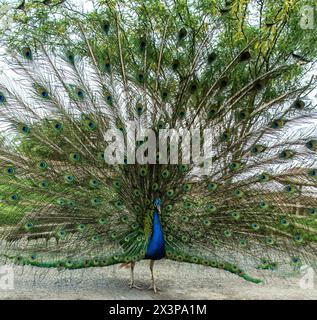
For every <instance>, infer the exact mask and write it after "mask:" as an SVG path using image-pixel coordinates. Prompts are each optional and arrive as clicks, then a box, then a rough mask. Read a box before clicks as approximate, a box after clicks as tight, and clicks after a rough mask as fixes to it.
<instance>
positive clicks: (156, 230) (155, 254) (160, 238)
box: [145, 210, 165, 260]
mask: <svg viewBox="0 0 317 320" xmlns="http://www.w3.org/2000/svg"><path fill="white" fill-rule="evenodd" d="M164 255H165V242H164V235H163V230H162V226H161V222H160V218H159V215H158V212H157V211H156V210H155V211H154V215H153V221H152V234H151V235H150V236H149V243H148V247H147V251H146V255H145V257H146V258H147V259H152V260H159V259H162V258H163V257H164Z"/></svg>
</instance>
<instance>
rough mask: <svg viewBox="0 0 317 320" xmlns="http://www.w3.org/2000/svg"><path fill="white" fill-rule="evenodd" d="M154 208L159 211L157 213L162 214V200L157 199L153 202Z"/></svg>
mask: <svg viewBox="0 0 317 320" xmlns="http://www.w3.org/2000/svg"><path fill="white" fill-rule="evenodd" d="M153 204H154V207H155V208H156V209H157V211H158V212H159V213H160V212H161V199H160V198H156V199H155V200H154V202H153Z"/></svg>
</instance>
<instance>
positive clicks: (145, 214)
mask: <svg viewBox="0 0 317 320" xmlns="http://www.w3.org/2000/svg"><path fill="white" fill-rule="evenodd" d="M207 2H208V1H207ZM211 2H212V3H213V4H210V6H209V5H208V6H207V7H205V6H204V5H203V4H202V3H201V4H195V3H192V2H191V3H190V4H189V3H186V2H183V1H180V2H178V1H176V2H175V3H174V2H171V3H169V1H166V2H162V1H153V2H152V1H151V2H149V3H148V4H146V3H143V1H135V2H133V1H132V2H131V1H120V3H117V2H116V1H109V2H108V1H106V2H104V3H103V4H102V5H101V6H100V7H98V8H96V10H95V11H94V13H93V14H90V15H88V14H87V16H86V18H85V15H82V14H79V13H78V14H77V13H76V12H72V13H70V12H69V20H68V21H69V26H70V28H71V29H69V30H67V32H66V31H65V30H64V31H65V32H64V33H63V31H62V29H61V28H60V29H59V30H60V31H59V32H61V33H60V34H57V35H56V37H55V38H52V39H47V38H45V39H43V38H41V37H39V36H34V37H31V38H28V37H25V39H24V40H23V42H22V43H19V45H16V46H14V48H12V46H10V47H8V49H7V52H6V54H5V56H4V58H5V60H6V64H7V66H8V70H10V72H8V73H4V74H2V75H1V77H0V119H1V127H0V128H1V129H0V130H1V141H0V160H1V161H0V165H1V170H2V172H1V175H0V187H1V188H0V196H1V198H0V211H1V214H0V217H1V220H0V223H1V228H0V230H1V231H0V239H1V243H2V244H3V245H1V249H0V250H1V252H0V253H1V255H2V256H4V257H6V258H7V259H8V261H11V262H14V263H16V264H21V265H32V266H34V267H42V268H58V269H61V270H63V269H78V268H92V267H106V266H109V265H115V264H121V265H124V266H129V267H130V268H131V282H130V287H138V286H137V285H136V284H135V282H134V268H135V264H136V262H137V261H140V260H142V259H149V260H150V270H151V288H152V289H153V290H154V291H155V292H156V291H157V287H156V283H155V279H154V274H153V268H154V261H156V260H159V259H162V258H165V259H171V260H175V261H178V262H187V263H193V264H200V265H205V266H208V267H212V268H218V269H222V270H224V271H226V272H231V273H233V274H235V275H237V276H239V277H242V278H243V279H245V280H247V281H252V282H255V283H259V282H261V280H260V279H257V278H255V277H252V276H251V273H252V270H253V269H256V268H259V269H270V270H275V269H276V268H279V266H281V265H288V266H291V267H294V268H299V267H300V266H301V265H302V264H304V263H305V264H311V265H312V266H313V267H315V262H316V239H317V238H316V228H315V221H316V220H315V219H316V216H317V196H316V191H317V157H316V152H317V136H316V130H315V129H316V128H315V127H314V126H310V125H309V121H310V120H311V119H314V120H316V115H317V113H316V107H315V106H314V105H313V103H312V102H311V101H310V99H309V97H310V96H309V93H310V92H311V91H312V90H313V89H314V88H315V87H316V79H314V78H313V79H310V80H309V81H305V79H306V78H305V77H304V75H305V72H306V71H307V69H306V67H307V66H308V64H309V61H306V62H303V61H300V62H299V61H297V60H296V59H295V58H294V55H292V54H291V52H294V50H298V46H300V44H299V45H298V46H297V47H296V48H293V47H292V48H286V47H287V46H286V43H288V41H286V40H287V39H288V38H287V37H290V35H289V33H288V32H287V31H285V29H281V31H280V32H276V29H274V28H275V27H274V23H275V22H274V21H273V22H272V21H271V20H272V19H273V20H274V17H273V16H271V20H270V21H271V22H270V23H268V22H267V24H266V25H264V26H263V25H261V26H256V25H250V24H248V23H240V22H239V21H238V20H237V19H239V17H241V15H240V13H241V12H240V11H239V10H242V9H241V8H240V7H239V6H237V5H236V2H235V1H233V2H232V3H231V4H228V5H227V7H226V10H224V9H223V8H222V7H221V6H220V5H219V3H218V2H217V1H216V2H214V1H211ZM214 3H217V5H216V6H215V5H214ZM131 4H133V5H131ZM271 9H272V8H271ZM54 10H55V9H54ZM56 10H57V9H56ZM272 10H273V9H272ZM272 10H270V8H269V5H267V7H264V8H263V12H264V13H265V12H266V11H267V12H266V13H267V14H268V15H269V14H270V12H272ZM237 12H238V13H239V14H237ZM245 14H246V13H245ZM282 14H283V11H281V12H280V13H279V16H282ZM283 17H284V16H283ZM284 18H285V19H286V20H285V21H286V22H285V24H283V25H282V24H281V25H280V24H279V23H280V21H282V20H283V19H284ZM284 18H283V19H282V18H280V20H278V21H276V23H277V24H278V27H279V28H284V27H285V25H286V26H287V25H288V24H287V23H288V20H287V19H288V18H289V15H285V17H284ZM263 21H264V20H263ZM263 21H262V22H261V23H263ZM283 21H284V20H283ZM241 28H242V29H241ZM239 30H240V31H241V30H242V31H243V32H239ZM279 30H280V29H279ZM283 30H284V31H283ZM39 32H40V31H39ZM52 32H54V31H52ZM228 34H230V35H233V36H232V37H231V36H228ZM296 34H297V33H296ZM74 35H75V36H74ZM307 35H308V33H305V34H303V35H302V39H305V37H306V36H307ZM47 36H48V37H49V35H47ZM293 36H295V33H294V35H293ZM272 37H273V38H272ZM49 40H51V41H49ZM290 43H291V41H290ZM277 53H279V54H277ZM309 58H312V59H315V57H309ZM131 121H134V122H135V123H136V124H137V127H140V128H141V127H142V128H147V129H151V130H152V132H154V133H155V134H158V133H159V132H160V130H164V129H175V130H180V129H182V128H187V129H190V128H193V127H195V128H200V129H201V130H203V129H206V128H208V129H209V130H211V131H212V133H213V134H212V138H210V139H211V140H212V141H211V142H212V150H209V152H210V154H211V158H212V165H211V166H210V171H209V172H208V174H207V175H200V174H198V173H197V172H198V171H199V170H198V169H199V168H200V167H201V166H202V164H196V163H194V162H189V163H184V162H183V161H182V157H181V154H182V153H181V146H180V144H179V145H178V148H179V150H178V151H179V152H178V162H176V163H175V161H168V163H167V164H161V163H160V161H159V160H160V158H161V157H162V154H160V151H159V150H158V148H157V151H156V152H157V153H155V159H154V161H153V159H152V160H151V161H150V160H149V154H150V150H149V148H150V147H149V143H148V142H149V141H148V137H146V136H142V137H141V138H140V137H139V138H138V137H134V138H135V140H136V141H135V142H136V148H137V151H138V152H139V153H142V154H143V156H144V158H145V159H148V161H145V162H144V163H138V162H135V163H133V164H131V163H130V162H129V161H127V157H128V155H127V150H124V151H123V154H124V160H125V161H124V162H123V163H117V164H109V163H108V162H107V161H106V160H107V159H105V149H106V148H107V147H108V146H109V144H110V142H107V141H105V139H104V134H105V132H107V130H109V129H118V130H119V131H120V132H121V133H122V135H123V137H124V139H125V140H127V139H128V138H127V136H126V133H127V132H128V128H127V124H128V123H129V122H131ZM302 124H306V127H305V130H304V129H303V128H302V126H301V125H302ZM130 138H131V137H130ZM168 151H169V152H168V157H169V158H168V159H169V160H171V154H172V153H173V149H172V147H170V148H169V149H168ZM174 151H175V150H174ZM174 160H175V159H174ZM197 170H198V171H197Z"/></svg>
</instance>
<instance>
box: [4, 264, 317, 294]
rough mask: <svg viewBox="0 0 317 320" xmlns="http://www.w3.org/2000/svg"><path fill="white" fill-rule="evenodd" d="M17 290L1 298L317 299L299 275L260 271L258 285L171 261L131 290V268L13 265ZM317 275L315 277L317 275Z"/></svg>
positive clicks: (140, 274)
mask: <svg viewBox="0 0 317 320" xmlns="http://www.w3.org/2000/svg"><path fill="white" fill-rule="evenodd" d="M13 269H14V276H15V281H14V282H15V289H14V290H8V291H4V290H1V289H0V299H127V300H129V299H202V300H204V299H317V286H316V282H315V286H314V287H315V288H314V289H302V288H301V287H300V286H299V280H300V278H301V276H300V275H297V276H288V277H281V276H279V275H277V274H275V273H273V272H272V271H263V270H261V271H255V272H254V273H252V276H256V277H259V278H263V277H265V279H266V280H265V283H264V284H253V283H250V282H246V281H245V280H243V279H241V278H239V277H237V276H235V275H233V274H230V273H228V272H225V271H222V270H217V269H212V268H209V267H205V266H198V265H192V264H187V263H177V262H173V261H169V260H162V261H158V262H156V264H155V275H156V278H157V285H158V287H160V288H161V289H162V291H160V293H158V294H154V293H152V291H149V290H137V289H129V288H128V286H127V285H128V282H129V277H130V271H129V269H119V267H118V266H111V267H106V268H91V269H86V270H72V271H70V270H66V271H60V272H58V271H57V270H54V269H50V270H48V269H40V268H34V267H29V266H26V267H21V266H14V267H13ZM315 278H316V276H315ZM149 279H150V271H149V267H148V261H142V262H140V263H137V265H136V268H135V280H136V284H138V285H140V286H142V287H144V288H145V287H148V285H149Z"/></svg>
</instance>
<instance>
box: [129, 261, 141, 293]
mask: <svg viewBox="0 0 317 320" xmlns="http://www.w3.org/2000/svg"><path fill="white" fill-rule="evenodd" d="M134 267H135V262H131V280H130V284H129V287H130V288H131V289H132V288H135V289H141V288H140V287H139V286H137V285H136V284H134Z"/></svg>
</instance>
